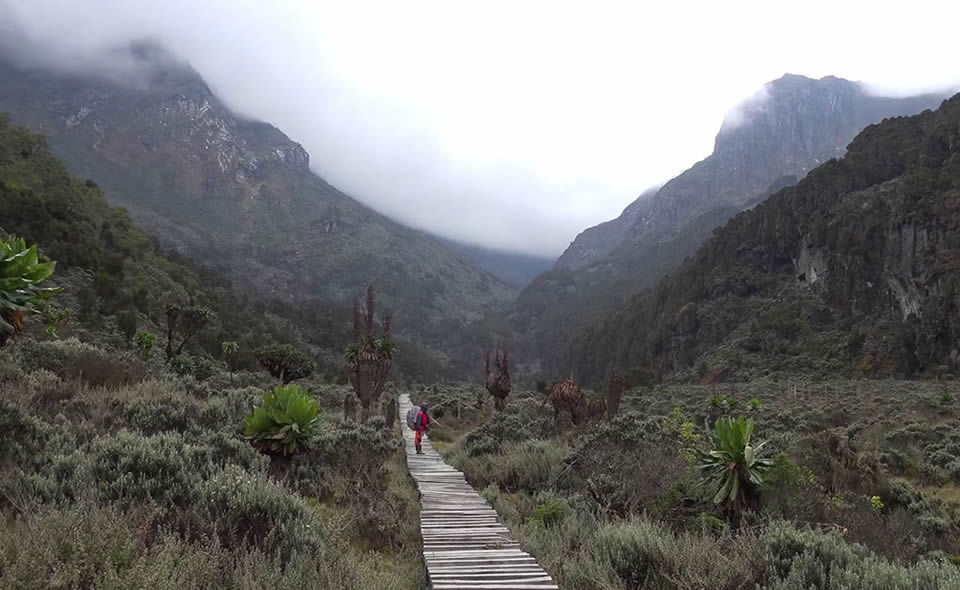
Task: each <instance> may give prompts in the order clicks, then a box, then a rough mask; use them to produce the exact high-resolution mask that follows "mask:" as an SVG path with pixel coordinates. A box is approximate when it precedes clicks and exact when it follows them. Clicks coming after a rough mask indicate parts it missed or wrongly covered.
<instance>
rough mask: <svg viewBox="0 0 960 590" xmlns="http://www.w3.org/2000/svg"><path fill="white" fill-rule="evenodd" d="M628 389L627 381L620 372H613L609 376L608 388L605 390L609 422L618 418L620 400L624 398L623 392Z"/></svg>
mask: <svg viewBox="0 0 960 590" xmlns="http://www.w3.org/2000/svg"><path fill="white" fill-rule="evenodd" d="M626 388H627V383H626V379H624V377H623V373H621V372H620V371H611V372H610V374H609V375H608V376H607V386H606V389H605V390H604V392H603V393H604V396H605V397H606V400H607V420H613V419H614V418H616V417H617V410H619V409H620V400H621V399H622V398H623V392H624V390H626Z"/></svg>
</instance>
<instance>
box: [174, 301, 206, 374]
mask: <svg viewBox="0 0 960 590" xmlns="http://www.w3.org/2000/svg"><path fill="white" fill-rule="evenodd" d="M214 317H216V316H215V314H214V313H213V312H212V311H210V310H209V309H207V308H206V307H199V306H194V305H179V304H175V303H172V304H169V305H167V349H166V353H167V360H168V361H170V360H173V359H174V358H175V357H176V356H177V355H179V354H180V353H181V352H183V347H184V346H186V345H187V342H189V341H190V339H191V338H193V337H194V336H196V335H197V332H199V331H200V330H201V329H203V327H204V326H205V325H207V322H209V321H210V320H212V319H213V318H214ZM177 332H179V333H180V338H181V340H180V344H177V345H175V342H176V340H177Z"/></svg>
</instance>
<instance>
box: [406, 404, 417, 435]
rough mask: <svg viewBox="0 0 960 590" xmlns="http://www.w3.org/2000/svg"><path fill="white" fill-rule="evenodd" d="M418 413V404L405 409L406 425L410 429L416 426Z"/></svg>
mask: <svg viewBox="0 0 960 590" xmlns="http://www.w3.org/2000/svg"><path fill="white" fill-rule="evenodd" d="M419 413H420V406H413V407H412V408H410V409H409V410H407V426H409V427H410V430H415V429H416V428H417V414H419Z"/></svg>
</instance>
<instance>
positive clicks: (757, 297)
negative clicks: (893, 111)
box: [557, 96, 960, 379]
mask: <svg viewBox="0 0 960 590" xmlns="http://www.w3.org/2000/svg"><path fill="white" fill-rule="evenodd" d="M958 286H960V96H957V97H954V98H952V99H950V100H949V101H946V102H944V103H943V105H942V106H941V108H940V109H939V110H937V111H935V112H930V111H928V112H924V113H922V114H920V115H917V116H914V117H909V118H896V119H890V120H887V121H884V122H883V123H880V124H877V125H872V126H870V127H868V128H867V129H865V130H864V131H863V132H862V133H861V134H860V135H859V136H857V138H856V139H855V140H854V141H853V142H852V143H851V144H850V146H849V150H848V152H847V155H846V156H845V157H843V158H842V159H840V160H831V161H829V162H827V163H826V164H823V165H822V166H820V167H818V168H816V169H815V170H814V171H812V172H811V173H810V174H809V175H808V176H807V177H806V178H805V179H804V180H803V181H801V182H800V183H799V184H798V185H797V186H795V187H790V188H786V189H784V190H782V191H780V192H779V193H777V194H776V195H775V196H773V197H771V198H770V199H769V200H767V201H766V202H764V203H763V204H761V205H759V206H757V207H756V208H754V209H753V210H751V211H748V212H745V213H742V214H740V215H738V216H737V217H735V218H734V219H733V220H732V221H731V222H730V223H728V224H727V225H726V226H725V227H724V228H723V229H722V230H720V231H718V232H717V233H716V234H715V235H714V236H713V238H711V239H710V240H709V241H708V242H707V243H706V244H705V245H704V246H703V248H701V249H700V250H699V252H698V253H697V254H696V256H695V257H693V258H692V259H689V260H687V261H686V262H685V263H684V265H683V266H682V268H681V269H680V270H678V271H677V272H675V273H674V274H672V275H670V276H669V277H667V278H666V279H664V280H663V281H662V282H661V283H660V284H659V285H657V287H656V288H655V289H653V290H650V291H647V292H644V293H642V294H640V295H638V296H637V297H635V298H634V299H633V300H632V301H631V302H630V303H629V304H628V305H627V306H625V307H624V308H623V309H621V310H620V311H619V312H617V313H616V314H613V315H611V316H609V317H608V318H607V319H606V320H604V321H603V322H601V323H598V324H596V325H595V326H593V327H591V328H590V329H588V330H586V331H585V332H583V333H582V334H581V335H579V336H578V337H577V338H576V339H575V342H574V344H573V345H572V346H571V347H570V348H569V349H568V350H567V352H566V354H565V355H564V356H563V358H562V359H561V360H560V361H559V362H558V363H557V367H558V368H559V367H563V368H565V369H566V368H573V369H574V370H575V371H576V373H577V374H578V375H580V376H582V377H583V378H587V379H596V378H598V377H599V376H600V375H602V374H603V372H604V371H605V370H607V368H608V367H610V366H619V367H624V368H626V367H649V368H650V369H651V370H653V371H654V372H656V373H659V374H660V375H669V374H681V375H682V374H687V375H690V374H694V373H696V374H703V373H706V372H707V371H714V370H720V371H733V372H739V373H742V374H744V375H747V374H751V373H756V372H759V371H777V370H785V371H810V372H833V371H853V370H859V371H861V372H864V373H868V374H878V373H880V374H883V373H896V374H906V375H909V374H912V373H915V372H917V371H922V370H932V369H934V368H937V367H939V366H942V365H947V364H950V363H956V359H957V353H956V352H954V351H955V350H956V348H957V347H958V340H960V315H958V313H960V300H958V292H957V287H958Z"/></svg>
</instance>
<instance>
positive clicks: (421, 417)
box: [414, 410, 430, 430]
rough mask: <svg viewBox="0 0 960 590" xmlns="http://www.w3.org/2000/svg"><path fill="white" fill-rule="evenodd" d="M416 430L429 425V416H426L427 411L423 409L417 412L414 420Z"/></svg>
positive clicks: (423, 428)
mask: <svg viewBox="0 0 960 590" xmlns="http://www.w3.org/2000/svg"><path fill="white" fill-rule="evenodd" d="M414 425H415V426H416V430H426V429H427V426H429V425H430V416H427V413H426V412H424V411H423V410H420V411H419V412H417V419H416V420H415V421H414Z"/></svg>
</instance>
